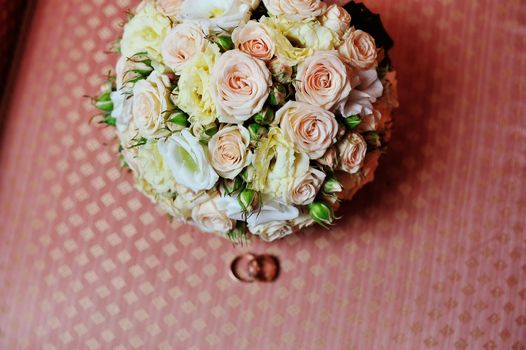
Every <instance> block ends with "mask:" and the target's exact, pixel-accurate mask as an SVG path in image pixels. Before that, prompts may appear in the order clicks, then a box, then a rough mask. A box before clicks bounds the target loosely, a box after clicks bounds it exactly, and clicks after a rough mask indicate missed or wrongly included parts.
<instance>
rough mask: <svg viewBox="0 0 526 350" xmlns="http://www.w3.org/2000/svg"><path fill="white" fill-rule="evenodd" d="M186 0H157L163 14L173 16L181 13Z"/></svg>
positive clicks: (158, 7)
mask: <svg viewBox="0 0 526 350" xmlns="http://www.w3.org/2000/svg"><path fill="white" fill-rule="evenodd" d="M183 2H184V0H157V1H156V4H157V9H158V10H159V12H161V13H162V14H163V15H165V16H168V17H173V16H175V15H177V13H179V11H180V10H181V7H182V6H183Z"/></svg>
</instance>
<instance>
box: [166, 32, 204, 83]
mask: <svg viewBox="0 0 526 350" xmlns="http://www.w3.org/2000/svg"><path fill="white" fill-rule="evenodd" d="M205 31H206V29H204V28H203V27H202V26H200V25H199V24H198V23H191V22H190V23H181V24H178V25H176V26H175V27H174V28H173V29H172V31H171V32H170V33H169V34H168V36H167V37H166V39H164V42H163V44H162V48H161V53H162V56H163V61H164V63H165V64H166V65H167V66H168V68H170V69H171V70H173V71H174V72H175V74H179V75H180V74H181V72H182V71H183V69H184V67H185V66H186V64H187V63H188V62H189V61H190V60H192V59H193V58H194V57H195V56H196V54H198V53H199V52H203V51H204V50H205V48H206V47H207V45H208V40H206V38H205V37H206V35H207V33H205Z"/></svg>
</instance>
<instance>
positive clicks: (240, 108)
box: [211, 50, 272, 124]
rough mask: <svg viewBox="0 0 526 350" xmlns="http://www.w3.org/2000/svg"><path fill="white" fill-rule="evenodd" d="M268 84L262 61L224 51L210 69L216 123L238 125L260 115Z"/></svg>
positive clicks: (237, 52)
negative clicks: (255, 115) (216, 117)
mask: <svg viewBox="0 0 526 350" xmlns="http://www.w3.org/2000/svg"><path fill="white" fill-rule="evenodd" d="M271 84H272V78H271V74H270V71H269V70H268V68H267V67H266V66H265V63H264V62H263V61H260V60H258V59H255V58H253V57H251V56H250V55H248V54H246V53H244V52H242V51H240V50H231V51H227V52H225V53H224V54H223V55H221V57H220V58H219V60H218V61H217V62H216V64H215V66H214V69H213V70H212V87H211V95H212V99H213V100H214V103H215V105H216V109H217V114H218V119H219V121H220V122H221V123H232V124H239V123H242V122H244V121H246V120H248V119H249V118H250V117H252V116H253V115H254V114H256V113H258V112H260V111H261V110H262V109H263V105H264V104H265V101H266V100H267V98H268V95H269V93H270V85H271Z"/></svg>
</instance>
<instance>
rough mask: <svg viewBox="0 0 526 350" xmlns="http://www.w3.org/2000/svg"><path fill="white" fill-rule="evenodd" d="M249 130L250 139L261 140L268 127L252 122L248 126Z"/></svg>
mask: <svg viewBox="0 0 526 350" xmlns="http://www.w3.org/2000/svg"><path fill="white" fill-rule="evenodd" d="M248 131H249V132H250V139H251V140H252V141H259V140H260V139H261V138H262V137H263V136H264V135H265V134H267V132H268V129H267V128H265V127H264V126H261V125H259V124H256V123H252V124H250V125H249V126H248Z"/></svg>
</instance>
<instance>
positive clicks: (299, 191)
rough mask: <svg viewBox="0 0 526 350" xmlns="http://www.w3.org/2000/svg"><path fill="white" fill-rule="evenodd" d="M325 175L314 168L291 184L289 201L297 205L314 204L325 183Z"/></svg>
mask: <svg viewBox="0 0 526 350" xmlns="http://www.w3.org/2000/svg"><path fill="white" fill-rule="evenodd" d="M325 176H326V175H325V173H324V172H322V171H319V170H317V169H314V168H310V169H309V171H308V172H307V173H306V174H305V175H303V176H302V177H299V178H296V179H295V180H294V182H293V183H292V184H291V187H290V190H289V193H288V200H289V201H290V202H291V203H293V204H296V205H309V204H311V203H312V202H314V199H315V198H316V196H317V195H318V192H319V190H320V188H321V186H322V185H323V182H324V181H325Z"/></svg>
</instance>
